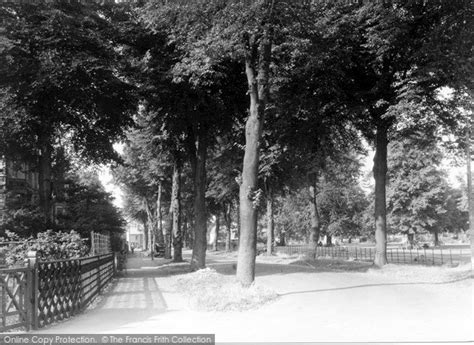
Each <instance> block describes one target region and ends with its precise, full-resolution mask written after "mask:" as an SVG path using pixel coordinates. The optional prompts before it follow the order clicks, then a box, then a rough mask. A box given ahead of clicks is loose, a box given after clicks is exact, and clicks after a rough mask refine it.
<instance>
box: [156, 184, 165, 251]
mask: <svg viewBox="0 0 474 345" xmlns="http://www.w3.org/2000/svg"><path fill="white" fill-rule="evenodd" d="M162 194H163V186H162V183H161V181H160V182H158V195H157V198H156V222H157V225H156V226H157V231H156V241H157V242H158V244H159V245H160V246H163V245H164V243H165V239H164V236H163V214H162V212H161V207H162V206H161V196H162Z"/></svg>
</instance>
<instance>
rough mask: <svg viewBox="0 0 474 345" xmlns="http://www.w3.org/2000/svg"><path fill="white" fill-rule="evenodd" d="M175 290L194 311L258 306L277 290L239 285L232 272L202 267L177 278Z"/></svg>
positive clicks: (222, 310) (269, 298)
mask: <svg viewBox="0 0 474 345" xmlns="http://www.w3.org/2000/svg"><path fill="white" fill-rule="evenodd" d="M176 290H177V292H178V293H181V294H183V295H184V296H185V298H186V299H187V300H188V304H189V306H190V307H191V309H192V310H196V311H220V312H227V311H244V310H253V309H257V308H259V307H260V306H262V305H264V304H267V303H269V302H271V301H273V300H275V299H276V298H277V296H278V295H277V293H276V292H275V291H273V290H271V289H269V288H267V287H265V286H262V285H258V284H255V283H254V284H252V285H251V286H250V287H248V288H244V287H242V286H241V285H240V284H239V283H238V282H237V281H236V279H235V277H233V276H227V275H223V274H219V273H217V272H216V271H215V270H213V269H211V268H205V269H202V270H199V271H196V272H193V273H190V274H187V275H185V276H183V277H180V278H178V279H177V281H176Z"/></svg>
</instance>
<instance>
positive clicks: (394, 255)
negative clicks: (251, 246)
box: [275, 245, 471, 265]
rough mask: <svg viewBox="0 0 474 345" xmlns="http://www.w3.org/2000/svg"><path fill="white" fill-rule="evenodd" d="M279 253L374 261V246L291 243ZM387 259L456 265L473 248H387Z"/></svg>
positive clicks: (281, 248)
mask: <svg viewBox="0 0 474 345" xmlns="http://www.w3.org/2000/svg"><path fill="white" fill-rule="evenodd" d="M275 251H276V252H277V253H284V254H287V255H306V256H311V257H315V258H318V257H330V258H339V259H345V260H349V259H352V260H359V261H373V260H374V259H375V248H373V247H356V246H354V247H342V246H333V247H319V246H318V247H316V248H315V247H314V246H311V245H289V246H285V247H276V248H275ZM387 260H388V262H389V263H393V264H422V265H444V264H450V265H456V264H459V263H464V262H469V261H470V260H471V249H470V248H469V247H466V248H457V249H451V248H423V249H403V248H387Z"/></svg>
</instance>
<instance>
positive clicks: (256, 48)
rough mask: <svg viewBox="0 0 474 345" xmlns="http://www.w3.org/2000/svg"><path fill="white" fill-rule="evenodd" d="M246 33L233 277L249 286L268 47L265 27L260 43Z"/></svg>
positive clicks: (269, 46)
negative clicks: (245, 109)
mask: <svg viewBox="0 0 474 345" xmlns="http://www.w3.org/2000/svg"><path fill="white" fill-rule="evenodd" d="M248 36H249V37H246V39H247V40H246V42H245V46H246V47H245V73H246V76H247V82H248V86H249V91H248V92H249V97H250V110H249V117H248V118H247V122H246V124H245V153H244V162H243V168H242V183H241V185H240V193H239V194H240V222H241V229H240V238H239V255H238V259H237V280H238V281H239V282H240V283H241V284H242V285H243V286H249V285H250V284H252V282H253V281H254V279H255V255H256V249H257V248H256V245H257V207H256V205H254V202H255V192H257V189H258V165H259V149H260V138H261V136H262V129H263V123H264V115H265V106H266V102H267V98H268V91H269V85H268V80H269V69H270V59H271V47H272V41H271V34H270V29H269V28H268V27H267V28H265V30H264V34H263V37H262V38H261V39H260V43H258V42H257V37H256V35H255V34H251V35H248ZM257 62H258V67H257V66H256V64H257ZM257 68H258V70H257Z"/></svg>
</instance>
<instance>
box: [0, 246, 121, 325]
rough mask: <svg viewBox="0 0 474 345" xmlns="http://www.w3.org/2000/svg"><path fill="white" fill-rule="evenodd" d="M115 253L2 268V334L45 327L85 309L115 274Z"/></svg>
mask: <svg viewBox="0 0 474 345" xmlns="http://www.w3.org/2000/svg"><path fill="white" fill-rule="evenodd" d="M115 262H116V261H115V255H114V254H113V253H109V254H104V255H97V256H91V257H86V258H80V259H70V260H57V261H47V262H38V263H37V264H36V265H34V266H32V267H25V268H13V269H1V270H0V289H1V290H0V296H1V305H2V309H1V314H0V319H1V322H2V323H1V325H0V332H4V331H7V330H11V329H17V328H20V327H24V328H26V330H29V329H30V328H31V327H32V328H33V329H38V328H40V327H44V326H46V325H48V324H51V323H53V322H56V321H59V320H63V319H66V318H69V317H71V316H72V315H75V314H77V313H78V312H80V311H82V310H84V309H85V308H86V307H87V305H88V304H89V303H90V302H91V301H92V300H93V299H94V297H96V296H97V295H98V294H99V293H100V292H101V290H102V289H103V288H104V286H105V285H106V284H107V283H109V282H110V280H111V279H112V277H113V275H114V272H115V269H116V267H115Z"/></svg>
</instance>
